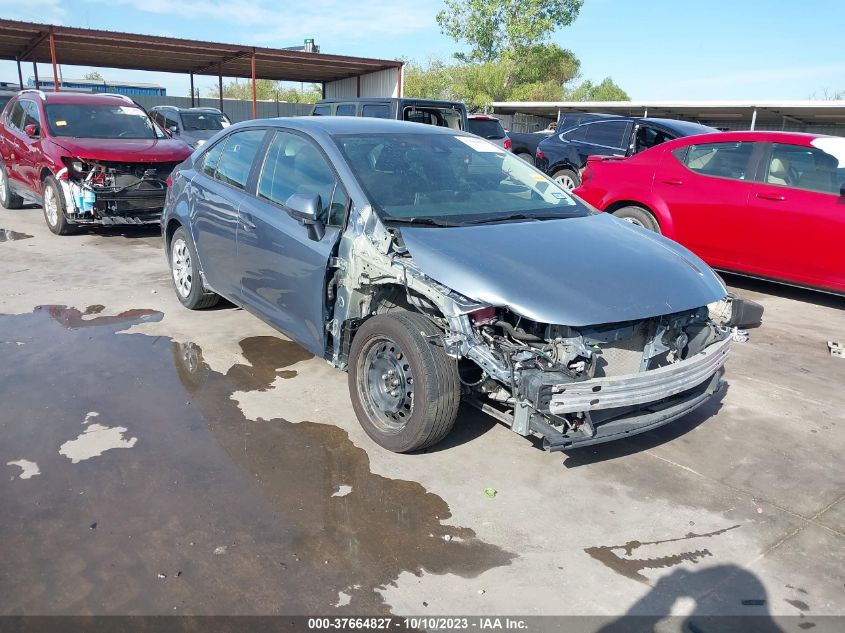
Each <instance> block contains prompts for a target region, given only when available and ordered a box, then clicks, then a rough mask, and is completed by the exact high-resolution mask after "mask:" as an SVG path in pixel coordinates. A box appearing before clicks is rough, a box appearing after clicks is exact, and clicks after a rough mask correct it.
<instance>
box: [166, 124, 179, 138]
mask: <svg viewBox="0 0 845 633" xmlns="http://www.w3.org/2000/svg"><path fill="white" fill-rule="evenodd" d="M167 131H168V132H169V133H170V136H176V135H177V134H179V128H178V127H177V126H175V125H171V126H170V127H169V128H167Z"/></svg>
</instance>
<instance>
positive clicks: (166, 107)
mask: <svg viewBox="0 0 845 633" xmlns="http://www.w3.org/2000/svg"><path fill="white" fill-rule="evenodd" d="M150 110H176V111H178V112H214V113H215V114H220V110H219V109H218V108H210V107H200V106H197V107H195V108H180V107H179V106H175V105H157V106H153V107H152V108H150Z"/></svg>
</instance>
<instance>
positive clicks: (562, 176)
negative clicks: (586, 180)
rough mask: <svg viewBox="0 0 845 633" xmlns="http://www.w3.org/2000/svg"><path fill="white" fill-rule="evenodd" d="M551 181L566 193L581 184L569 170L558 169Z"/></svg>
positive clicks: (578, 178) (579, 179)
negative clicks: (565, 190)
mask: <svg viewBox="0 0 845 633" xmlns="http://www.w3.org/2000/svg"><path fill="white" fill-rule="evenodd" d="M552 180H554V181H555V182H556V183H558V184H559V185H560V186H561V187H563V188H564V189H567V190H568V191H572V190H573V189H575V188H576V187H577V186H578V185H580V184H581V177H580V176H579V175H578V173H577V172H574V171H572V170H571V169H559V170H558V171H556V172H555V173H554V174H553V175H552Z"/></svg>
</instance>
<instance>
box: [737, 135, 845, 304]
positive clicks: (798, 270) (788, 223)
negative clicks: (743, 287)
mask: <svg viewBox="0 0 845 633" xmlns="http://www.w3.org/2000/svg"><path fill="white" fill-rule="evenodd" d="M843 181H845V168H840V167H839V161H838V159H837V158H836V157H835V156H833V155H832V154H829V153H827V152H825V151H822V149H819V148H815V147H811V146H807V145H791V144H787V143H773V144H772V145H771V146H770V150H769V151H768V152H767V153H766V155H765V158H764V161H763V169H762V170H761V174H760V182H759V184H757V185H755V187H754V189H753V193H752V195H751V198H750V202H749V205H748V206H749V212H748V224H747V226H748V240H747V243H748V245H749V250H748V252H747V254H746V259H745V261H744V262H743V264H744V269H745V270H747V271H748V272H751V273H754V274H757V275H761V276H763V277H771V278H774V279H781V280H784V281H791V282H794V283H798V284H802V285H808V286H818V287H823V288H828V289H833V290H838V291H839V292H845V254H843V248H842V242H843V239H845V197H843V196H841V195H840V192H841V187H842V185H843Z"/></svg>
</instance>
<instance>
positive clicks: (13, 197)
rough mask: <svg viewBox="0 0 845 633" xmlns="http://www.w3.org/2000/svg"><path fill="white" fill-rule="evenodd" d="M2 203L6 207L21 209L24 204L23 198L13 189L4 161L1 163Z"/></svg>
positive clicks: (0, 188)
mask: <svg viewBox="0 0 845 633" xmlns="http://www.w3.org/2000/svg"><path fill="white" fill-rule="evenodd" d="M0 205H3V208H4V209H20V208H21V207H22V206H23V198H21V197H20V196H19V195H18V194H16V193H15V192H14V191H12V187H11V185H10V184H9V176H8V174H7V173H6V166H5V165H4V164H3V163H0Z"/></svg>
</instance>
